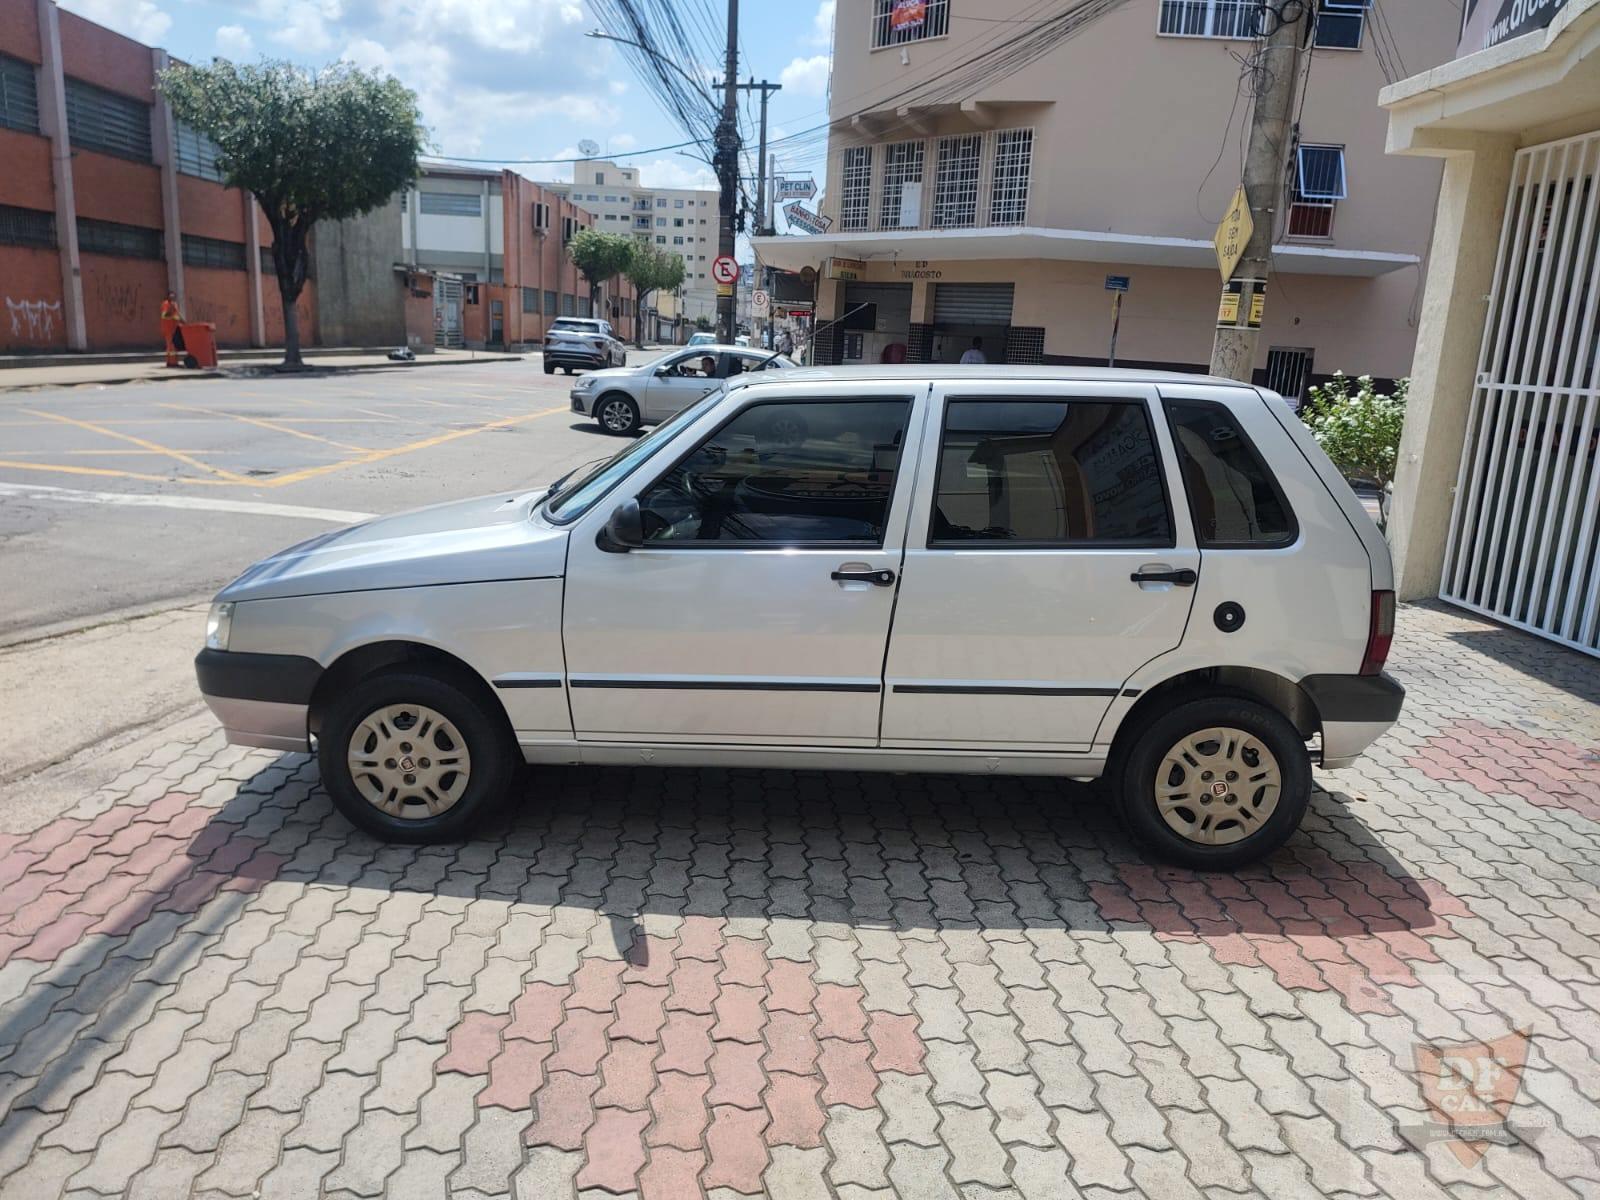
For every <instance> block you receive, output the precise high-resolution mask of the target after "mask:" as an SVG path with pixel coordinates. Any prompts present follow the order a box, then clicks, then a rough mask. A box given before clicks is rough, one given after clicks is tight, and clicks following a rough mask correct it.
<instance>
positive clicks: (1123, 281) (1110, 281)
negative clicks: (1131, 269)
mask: <svg viewBox="0 0 1600 1200" xmlns="http://www.w3.org/2000/svg"><path fill="white" fill-rule="evenodd" d="M1132 279H1133V277H1132V276H1131V275H1107V276H1106V291H1108V292H1125V291H1127V290H1128V284H1129V283H1130V282H1131V281H1132Z"/></svg>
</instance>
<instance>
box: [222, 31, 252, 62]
mask: <svg viewBox="0 0 1600 1200" xmlns="http://www.w3.org/2000/svg"><path fill="white" fill-rule="evenodd" d="M255 52H256V42H255V39H254V38H253V37H251V36H250V32H249V30H247V29H245V27H244V26H243V25H219V26H217V55H218V57H220V58H232V59H241V58H250V57H252V56H253V55H254V54H255Z"/></svg>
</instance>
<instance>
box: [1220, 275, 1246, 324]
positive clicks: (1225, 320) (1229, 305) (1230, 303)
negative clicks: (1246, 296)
mask: <svg viewBox="0 0 1600 1200" xmlns="http://www.w3.org/2000/svg"><path fill="white" fill-rule="evenodd" d="M1243 293H1244V284H1243V283H1242V282H1240V281H1239V280H1237V279H1234V280H1230V281H1229V282H1227V283H1225V284H1223V285H1222V302H1221V303H1220V304H1218V305H1217V324H1218V325H1237V324H1238V323H1239V297H1240V296H1241V295H1242V294H1243Z"/></svg>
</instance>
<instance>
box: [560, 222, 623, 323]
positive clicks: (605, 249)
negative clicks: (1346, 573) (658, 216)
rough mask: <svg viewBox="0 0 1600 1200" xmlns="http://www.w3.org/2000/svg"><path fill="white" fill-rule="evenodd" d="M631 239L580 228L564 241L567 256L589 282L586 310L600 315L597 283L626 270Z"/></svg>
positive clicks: (620, 235)
mask: <svg viewBox="0 0 1600 1200" xmlns="http://www.w3.org/2000/svg"><path fill="white" fill-rule="evenodd" d="M633 250H634V245H633V238H631V237H630V236H628V235H627V234H625V233H602V232H601V231H600V230H598V229H580V230H578V232H577V233H575V234H573V235H572V237H571V238H570V239H569V240H568V241H567V257H568V258H570V259H571V260H572V265H573V266H575V267H577V268H578V274H580V275H582V276H583V278H584V280H585V281H586V282H587V283H588V284H589V312H590V313H591V314H592V315H593V316H596V317H598V316H599V315H600V285H601V284H603V283H604V282H605V281H606V280H608V279H614V278H615V277H616V276H618V275H621V274H622V273H623V272H624V271H626V270H627V269H628V264H629V263H631V262H632V261H633Z"/></svg>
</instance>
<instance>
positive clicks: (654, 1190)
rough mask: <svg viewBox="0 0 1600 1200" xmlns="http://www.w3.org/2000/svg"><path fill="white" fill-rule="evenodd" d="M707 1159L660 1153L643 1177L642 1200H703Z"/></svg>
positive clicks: (654, 1154)
mask: <svg viewBox="0 0 1600 1200" xmlns="http://www.w3.org/2000/svg"><path fill="white" fill-rule="evenodd" d="M705 1165H706V1156H705V1155H704V1154H701V1153H700V1152H698V1151H684V1150H671V1149H665V1148H663V1149H659V1150H652V1151H651V1152H650V1164H649V1165H648V1166H647V1167H645V1169H644V1172H643V1173H642V1174H641V1175H640V1176H639V1196H640V1200H700V1198H701V1196H702V1195H703V1194H704V1193H703V1192H702V1191H701V1190H700V1172H701V1171H703V1170H705Z"/></svg>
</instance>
